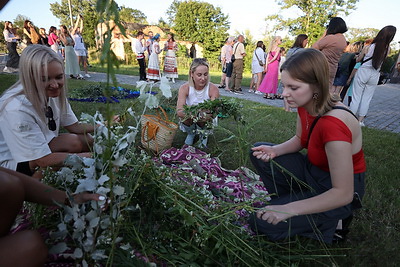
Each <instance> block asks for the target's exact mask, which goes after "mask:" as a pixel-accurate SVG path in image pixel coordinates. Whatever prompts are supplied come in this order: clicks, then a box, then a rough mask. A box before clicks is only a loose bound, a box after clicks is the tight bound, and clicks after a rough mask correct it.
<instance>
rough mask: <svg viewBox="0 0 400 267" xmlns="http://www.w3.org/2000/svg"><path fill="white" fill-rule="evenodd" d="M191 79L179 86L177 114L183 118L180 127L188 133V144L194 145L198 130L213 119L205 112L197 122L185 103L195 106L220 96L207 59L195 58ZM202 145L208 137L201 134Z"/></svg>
mask: <svg viewBox="0 0 400 267" xmlns="http://www.w3.org/2000/svg"><path fill="white" fill-rule="evenodd" d="M188 80H189V81H188V82H187V83H185V84H183V85H182V86H181V87H180V88H179V93H178V101H177V105H176V110H177V115H178V117H179V118H180V120H181V123H180V129H181V130H182V131H183V132H186V133H187V134H188V135H187V137H186V139H185V144H186V145H193V141H194V138H195V136H196V133H197V132H198V131H197V130H201V129H203V128H204V126H205V124H206V122H207V121H209V120H212V119H213V117H212V115H211V113H207V111H205V112H204V114H203V117H202V118H201V119H199V120H198V121H197V122H193V120H192V119H191V118H187V116H186V115H187V114H185V112H184V105H187V106H193V105H197V104H200V103H202V102H204V101H205V100H208V99H211V100H214V99H216V98H218V97H219V91H218V88H217V86H216V85H214V84H213V83H211V82H210V76H209V66H208V63H207V61H206V60H205V59H203V58H195V59H194V60H193V62H192V64H191V65H190V70H189V79H188ZM200 141H201V143H200V147H206V146H207V137H206V136H202V134H200Z"/></svg>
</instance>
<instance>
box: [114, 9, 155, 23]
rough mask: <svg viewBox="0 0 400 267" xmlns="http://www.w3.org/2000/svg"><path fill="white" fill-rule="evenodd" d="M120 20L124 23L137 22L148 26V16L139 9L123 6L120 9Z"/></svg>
mask: <svg viewBox="0 0 400 267" xmlns="http://www.w3.org/2000/svg"><path fill="white" fill-rule="evenodd" d="M119 18H120V20H121V21H124V22H136V23H140V24H148V22H147V16H146V15H145V14H144V13H143V12H142V11H140V10H138V9H133V8H130V7H125V6H121V7H119Z"/></svg>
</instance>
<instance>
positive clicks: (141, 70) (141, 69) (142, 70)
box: [137, 58, 146, 81]
mask: <svg viewBox="0 0 400 267" xmlns="http://www.w3.org/2000/svg"><path fill="white" fill-rule="evenodd" d="M137 61H138V62H139V76H140V78H139V79H140V80H141V81H145V80H146V61H145V58H141V59H137Z"/></svg>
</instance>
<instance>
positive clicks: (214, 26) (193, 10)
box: [167, 0, 230, 58]
mask: <svg viewBox="0 0 400 267" xmlns="http://www.w3.org/2000/svg"><path fill="white" fill-rule="evenodd" d="M174 12H175V13H174ZM167 13H168V15H169V16H170V18H173V23H172V27H173V29H174V30H175V31H176V33H177V34H178V35H179V37H180V38H181V39H182V40H185V41H190V42H197V43H200V44H201V45H202V46H203V48H204V55H205V56H206V57H212V58H216V57H217V56H218V53H219V50H220V49H221V46H222V45H223V43H224V41H225V39H226V37H227V36H228V34H227V31H228V29H229V24H230V23H229V22H228V16H226V15H224V14H223V13H222V11H221V9H220V8H219V7H217V8H215V7H214V6H213V5H211V4H209V3H206V2H198V1H191V0H189V1H183V2H178V1H174V2H173V3H172V4H171V6H170V8H169V10H168V11H167Z"/></svg>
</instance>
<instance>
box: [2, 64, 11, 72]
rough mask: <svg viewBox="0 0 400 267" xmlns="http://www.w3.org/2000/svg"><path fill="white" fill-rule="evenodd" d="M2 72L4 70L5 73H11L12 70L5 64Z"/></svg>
mask: <svg viewBox="0 0 400 267" xmlns="http://www.w3.org/2000/svg"><path fill="white" fill-rule="evenodd" d="M3 72H5V73H12V72H13V71H12V69H11V67H10V68H8V67H7V66H5V67H4V69H3Z"/></svg>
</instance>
